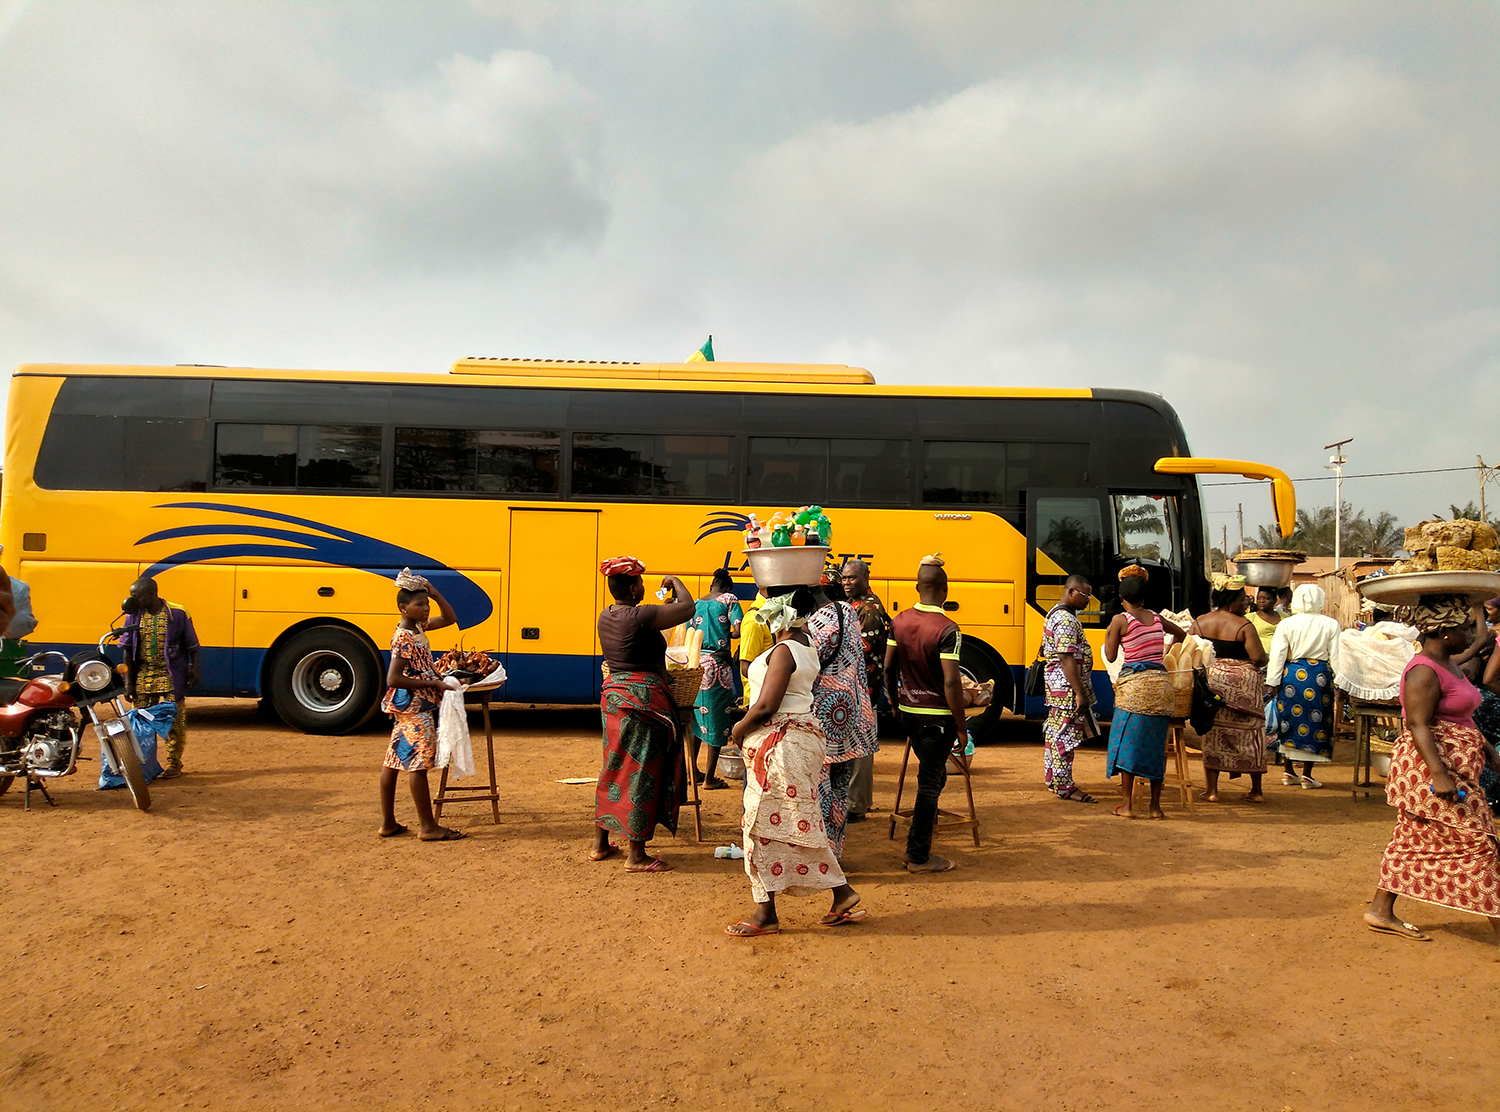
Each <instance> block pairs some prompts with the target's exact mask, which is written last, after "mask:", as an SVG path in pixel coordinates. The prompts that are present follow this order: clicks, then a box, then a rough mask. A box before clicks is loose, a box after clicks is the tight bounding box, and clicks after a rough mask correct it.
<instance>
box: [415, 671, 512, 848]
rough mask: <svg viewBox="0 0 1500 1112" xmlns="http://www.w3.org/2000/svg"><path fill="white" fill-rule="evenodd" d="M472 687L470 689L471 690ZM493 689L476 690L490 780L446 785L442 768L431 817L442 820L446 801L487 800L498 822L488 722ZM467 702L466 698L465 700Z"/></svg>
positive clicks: (491, 731) (492, 739)
mask: <svg viewBox="0 0 1500 1112" xmlns="http://www.w3.org/2000/svg"><path fill="white" fill-rule="evenodd" d="M473 690H474V689H472V688H471V689H470V691H473ZM493 690H494V689H493V688H491V689H489V690H483V691H477V692H475V694H477V695H478V696H479V706H480V708H481V709H482V710H483V711H484V747H485V751H486V752H487V753H488V755H489V760H490V782H489V785H488V786H485V785H484V784H459V785H456V786H454V787H451V788H450V787H449V786H448V770H447V769H446V768H445V769H443V776H442V779H440V780H439V781H438V792H437V798H436V799H434V800H433V801H432V817H433V818H435V819H436V820H437V821H438V822H442V821H443V805H444V804H447V803H483V802H484V801H485V800H489V804H490V811H491V812H492V813H493V814H494V816H495V822H496V824H497V825H498V824H499V822H500V789H499V788H498V787H497V786H496V784H495V731H494V729H493V727H492V726H491V724H490V694H491V692H492V691H493ZM465 702H467V700H465Z"/></svg>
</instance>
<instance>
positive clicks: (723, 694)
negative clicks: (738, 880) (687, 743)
mask: <svg viewBox="0 0 1500 1112" xmlns="http://www.w3.org/2000/svg"><path fill="white" fill-rule="evenodd" d="M743 620H744V612H743V611H742V610H741V609H740V600H739V599H738V598H737V597H736V596H735V593H734V580H733V579H731V578H730V577H729V570H728V569H727V568H720V569H719V570H718V571H716V572H714V578H713V585H712V586H711V587H710V588H709V597H708V598H700V599H699V600H698V601H697V602H696V603H694V604H693V618H692V621H690V622H688V628H689V629H700V630H702V631H703V651H702V655H701V657H700V660H701V662H702V664H703V682H702V683H701V684H700V685H699V687H698V699H697V701H696V702H694V703H693V736H694V738H695V742H694V752H693V762H694V766H695V768H696V765H697V761H698V753H697V743H698V742H702V743H704V744H706V745H707V746H708V762H707V764H705V765H704V768H703V786H704V787H705V788H715V789H717V788H727V787H728V786H729V785H728V784H726V783H725V782H724V781H723V780H720V779H719V778H718V777H717V776H715V775H714V770H715V769H716V768H717V767H718V764H719V749H720V748H721V747H722V746H723V744H724V743H725V742H726V741H728V740H729V708H730V707H731V706H733V705H734V703H735V701H736V700H737V699H738V698H739V695H740V674H739V671H738V669H736V668H735V666H734V654H733V652H731V649H732V648H733V645H734V638H736V637H738V636H739V635H740V623H741V622H742V621H743Z"/></svg>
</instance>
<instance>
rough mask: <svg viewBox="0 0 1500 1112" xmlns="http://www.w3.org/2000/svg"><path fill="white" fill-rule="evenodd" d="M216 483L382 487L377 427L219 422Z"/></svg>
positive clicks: (215, 449)
mask: <svg viewBox="0 0 1500 1112" xmlns="http://www.w3.org/2000/svg"><path fill="white" fill-rule="evenodd" d="M214 484H215V485H216V486H221V487H272V488H277V487H279V488H286V489H292V488H295V489H305V490H378V489H380V427H379V426H378V425H249V424H246V425H241V424H231V423H224V424H221V425H219V427H218V430H217V433H216V443H215V446H214Z"/></svg>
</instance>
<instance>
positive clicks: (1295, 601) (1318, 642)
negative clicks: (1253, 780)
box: [1266, 583, 1343, 788]
mask: <svg viewBox="0 0 1500 1112" xmlns="http://www.w3.org/2000/svg"><path fill="white" fill-rule="evenodd" d="M1324 597H1325V596H1324V594H1323V588H1322V587H1316V586H1314V585H1313V584H1311V583H1303V584H1302V585H1301V586H1300V587H1298V588H1297V589H1296V591H1294V592H1293V593H1292V614H1291V617H1289V618H1283V619H1282V620H1281V622H1280V623H1278V625H1277V626H1276V635H1275V636H1274V637H1273V638H1272V639H1271V663H1270V665H1269V666H1268V667H1267V668H1266V686H1267V687H1270V688H1271V689H1273V690H1274V691H1275V692H1276V714H1277V716H1278V717H1280V719H1281V756H1282V759H1283V760H1284V761H1285V762H1286V774H1285V775H1284V776H1282V778H1281V782H1282V783H1283V784H1285V785H1286V786H1287V787H1295V786H1296V785H1297V784H1299V783H1300V784H1301V785H1302V786H1303V787H1304V788H1321V787H1322V786H1323V785H1322V784H1321V783H1320V782H1319V781H1317V780H1314V779H1313V775H1312V766H1313V764H1314V763H1326V762H1327V761H1331V760H1332V759H1333V728H1334V721H1333V677H1334V675H1335V674H1337V672H1338V669H1339V634H1340V633H1341V632H1343V628H1342V627H1341V626H1340V625H1339V623H1338V622H1337V621H1336V620H1335V619H1333V618H1330V617H1328V616H1327V615H1325V614H1324V613H1323V603H1324ZM1293 761H1301V762H1302V775H1301V777H1300V778H1299V777H1298V775H1297V770H1296V768H1294V767H1293V765H1292V762H1293Z"/></svg>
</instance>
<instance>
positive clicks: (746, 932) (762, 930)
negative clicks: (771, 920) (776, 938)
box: [724, 919, 781, 938]
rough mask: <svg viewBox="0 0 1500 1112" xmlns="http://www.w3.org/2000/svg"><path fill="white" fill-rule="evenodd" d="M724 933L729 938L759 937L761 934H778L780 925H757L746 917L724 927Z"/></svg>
mask: <svg viewBox="0 0 1500 1112" xmlns="http://www.w3.org/2000/svg"><path fill="white" fill-rule="evenodd" d="M724 933H725V934H727V935H728V936H729V937H730V938H759V937H760V936H761V935H763V934H780V933H781V926H780V925H779V924H778V925H776V926H774V927H757V926H756V925H755V924H754V923H752V922H750V920H748V919H741V920H740V921H739V922H738V923H734V924H731V925H730V926H727V927H725V928H724Z"/></svg>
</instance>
